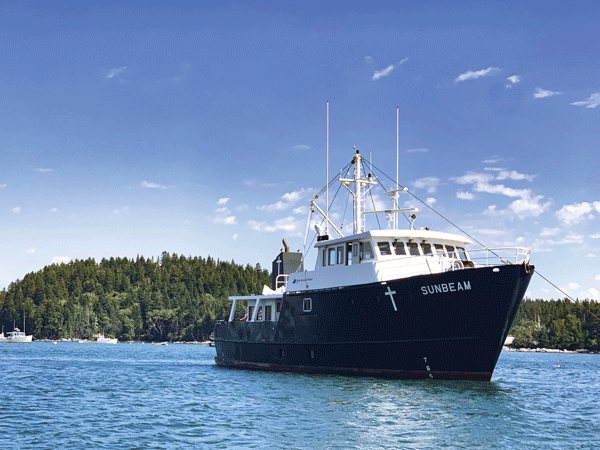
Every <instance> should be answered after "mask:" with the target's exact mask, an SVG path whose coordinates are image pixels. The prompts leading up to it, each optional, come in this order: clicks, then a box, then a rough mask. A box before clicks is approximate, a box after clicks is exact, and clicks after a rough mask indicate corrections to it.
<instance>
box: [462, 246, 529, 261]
mask: <svg viewBox="0 0 600 450" xmlns="http://www.w3.org/2000/svg"><path fill="white" fill-rule="evenodd" d="M507 251H510V252H511V253H512V255H508V254H507ZM478 252H485V255H483V256H478V255H477V256H476V257H473V256H472V255H473V253H478ZM530 252H531V250H529V249H528V248H525V247H498V248H479V249H475V250H467V253H468V254H469V257H470V258H471V261H473V262H476V263H478V264H482V265H486V266H489V265H490V262H489V260H490V258H491V259H492V260H496V261H497V260H500V261H502V262H503V263H505V264H523V263H525V264H529V254H530ZM500 253H503V255H500ZM483 260H485V264H483V263H482V262H481V261H483Z"/></svg>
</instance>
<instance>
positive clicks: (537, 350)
mask: <svg viewBox="0 0 600 450" xmlns="http://www.w3.org/2000/svg"><path fill="white" fill-rule="evenodd" d="M502 351H503V352H525V353H584V354H590V355H598V354H600V352H598V351H593V350H583V349H579V350H560V349H558V348H524V347H523V348H512V347H507V346H506V345H505V346H503V347H502Z"/></svg>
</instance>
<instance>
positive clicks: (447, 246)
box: [446, 245, 456, 258]
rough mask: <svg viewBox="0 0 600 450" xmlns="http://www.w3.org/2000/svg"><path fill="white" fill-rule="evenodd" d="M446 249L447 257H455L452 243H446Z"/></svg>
mask: <svg viewBox="0 0 600 450" xmlns="http://www.w3.org/2000/svg"><path fill="white" fill-rule="evenodd" d="M446 250H447V251H448V257H449V258H456V254H455V253H454V247H453V246H452V245H446Z"/></svg>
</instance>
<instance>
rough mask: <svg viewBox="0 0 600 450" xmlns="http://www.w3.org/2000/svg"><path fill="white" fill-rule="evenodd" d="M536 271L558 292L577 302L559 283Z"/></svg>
mask: <svg viewBox="0 0 600 450" xmlns="http://www.w3.org/2000/svg"><path fill="white" fill-rule="evenodd" d="M535 273H537V274H538V275H539V276H540V277H542V279H543V280H544V281H546V282H547V283H548V284H550V285H551V286H552V287H553V288H554V289H556V290H557V291H558V292H560V293H561V294H563V295H564V296H565V297H567V298H569V300H571V301H573V302H575V300H573V297H571V296H570V295H569V294H567V293H566V292H565V291H563V290H562V289H561V288H559V287H558V286H557V285H555V284H554V283H553V282H552V281H550V280H549V279H548V278H546V277H545V276H544V275H542V274H541V273H539V272H538V271H537V270H536V271H535ZM590 314H592V315H593V316H594V317H596V316H595V315H594V314H593V313H590ZM596 319H598V317H596ZM598 320H600V319H598Z"/></svg>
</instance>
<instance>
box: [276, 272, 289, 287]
mask: <svg viewBox="0 0 600 450" xmlns="http://www.w3.org/2000/svg"><path fill="white" fill-rule="evenodd" d="M289 278H290V276H289V274H287V273H280V274H279V275H277V278H275V289H277V288H278V287H281V286H283V287H287V284H288V279H289Z"/></svg>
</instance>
